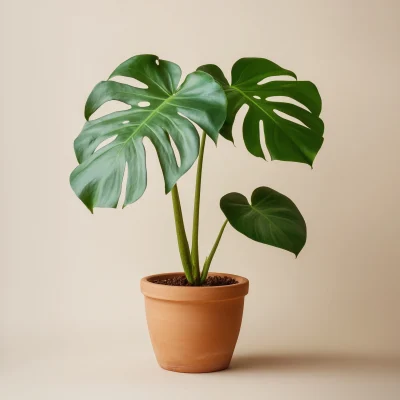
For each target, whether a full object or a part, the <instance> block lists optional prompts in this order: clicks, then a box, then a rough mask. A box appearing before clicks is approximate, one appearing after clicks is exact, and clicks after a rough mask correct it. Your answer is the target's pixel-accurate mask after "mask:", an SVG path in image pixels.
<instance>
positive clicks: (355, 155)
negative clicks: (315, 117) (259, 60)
mask: <svg viewBox="0 0 400 400" xmlns="http://www.w3.org/2000/svg"><path fill="white" fill-rule="evenodd" d="M399 19H400V2H399V1H395V0H393V1H378V0H374V1H372V0H365V1H316V0H315V1H294V0H292V1H289V0H286V1H281V2H277V1H274V2H272V1H266V0H263V1H261V0H260V1H252V0H248V1H236V0H234V1H217V0H212V1H210V0H204V1H201V2H200V1H196V2H195V1H175V0H169V1H150V0H147V1H122V0H115V1H112V2H111V1H102V0H97V1H85V0H81V1H76V0H68V1H67V0H64V1H44V0H37V1H28V0H25V1H11V0H9V1H5V0H3V1H1V63H0V77H1V78H0V79H1V146H0V152H1V158H0V160H1V196H0V203H1V208H0V210H1V211H0V212H1V242H0V246H1V269H0V279H1V280H0V307H1V308H0V329H1V331H0V334H1V359H0V362H1V367H2V371H3V373H4V375H3V377H4V378H5V379H4V380H3V381H2V382H3V383H2V386H0V389H1V390H4V391H5V393H6V397H5V398H25V397H24V396H27V397H26V398H29V399H32V398H36V397H35V396H37V398H40V399H45V398H52V399H54V398H57V399H61V398H64V396H65V398H69V399H70V398H78V397H79V395H81V396H82V398H86V399H88V398H97V399H99V398H100V397H99V396H102V395H103V396H105V397H104V398H111V396H113V398H138V399H147V398H150V396H152V395H154V396H156V394H157V393H158V392H157V391H158V390H159V391H160V393H162V396H163V398H177V397H176V396H178V395H179V396H181V395H184V394H186V395H187V393H191V397H189V398H197V397H196V396H197V395H198V396H200V395H199V394H198V393H197V392H198V391H197V390H195V391H194V392H192V391H191V392H188V391H189V389H190V388H192V387H193V386H195V387H199V386H200V387H201V386H202V385H205V387H207V388H208V390H209V398H213V396H214V395H215V396H216V395H217V394H221V393H224V394H225V395H226V396H227V395H230V396H231V397H232V398H236V397H235V395H237V396H238V398H240V397H239V396H242V393H248V391H249V390H252V388H253V389H254V390H255V391H254V394H253V396H252V398H265V396H264V395H263V393H269V395H270V396H272V397H271V398H279V399H282V398H294V396H295V395H296V398H301V396H302V395H304V398H308V399H310V398H322V397H319V396H317V395H316V393H317V392H318V391H319V390H320V391H321V392H323V393H325V396H332V399H334V398H336V399H337V398H341V399H344V398H353V399H354V398H363V399H365V398H396V390H398V389H399V387H398V386H397V385H398V384H397V383H396V380H395V378H394V377H393V376H392V373H391V372H390V371H386V369H385V371H384V373H383V374H381V375H379V374H378V375H379V377H377V376H376V375H373V377H374V378H373V379H372V378H370V377H369V375H368V376H367V375H358V372H359V371H358V372H357V371H356V372H354V371H353V370H352V371H351V372H352V373H353V372H354V373H355V374H356V375H354V376H353V375H351V376H353V377H350V375H349V374H347V375H345V376H344V375H343V376H342V375H340V372H335V373H334V372H333V371H331V374H324V373H322V372H320V370H319V369H318V368H319V367H318V366H324V365H325V366H326V364H328V365H329V366H332V365H331V361H332V360H333V361H334V360H336V358H335V357H337V358H338V359H339V360H340V359H341V357H342V358H343V360H345V359H347V358H348V357H353V355H354V354H355V355H357V357H363V355H368V357H373V356H377V357H380V360H381V361H382V363H383V364H384V365H386V366H387V360H388V357H391V358H390V360H393V357H396V356H399V357H400V312H399V305H400V262H399V256H400V246H399V235H400V228H399V226H400V217H399V211H398V205H399V200H400V189H399V166H398V161H399V148H400V135H399V120H398V115H399V112H398V108H399V100H400V96H399V93H400V84H399V76H398V73H399V67H400V54H399V40H400V35H399V33H400V32H399V31H400V28H399ZM141 53H154V54H157V55H159V56H160V57H161V58H164V59H168V60H172V61H175V62H176V63H178V64H179V65H180V66H181V67H182V69H183V71H184V73H185V74H186V73H189V72H191V71H193V70H194V69H195V68H196V67H198V66H199V65H201V64H205V63H216V64H218V65H220V66H221V68H222V69H223V70H224V71H225V73H226V74H229V71H230V67H231V65H232V64H233V63H234V62H235V61H236V60H237V59H238V58H240V57H243V56H259V57H266V58H269V59H271V60H273V61H275V62H277V63H278V64H280V65H282V66H284V67H286V68H289V69H292V70H294V71H295V72H296V73H297V74H298V77H299V79H306V80H312V81H313V82H315V83H316V84H317V86H318V88H319V90H320V92H321V95H322V98H323V112H322V118H323V119H324V121H325V125H326V133H325V144H324V146H323V148H322V150H321V152H320V153H319V155H318V156H317V159H316V162H315V165H314V170H310V168H309V167H307V166H305V165H300V164H295V163H292V164H291V163H282V162H264V161H262V160H260V159H256V158H254V157H252V156H250V155H249V154H248V153H247V152H246V150H245V148H244V145H243V141H242V139H241V135H240V127H241V121H242V119H243V116H244V111H245V110H244V109H243V110H241V112H240V115H239V117H238V120H237V124H236V128H235V137H236V143H237V146H236V148H235V147H233V146H232V145H231V144H230V143H229V142H227V141H225V140H224V139H222V138H221V140H220V142H219V144H218V147H217V148H215V146H213V145H212V144H211V143H210V142H209V143H208V145H207V149H206V157H205V170H204V185H203V197H202V215H201V217H202V220H201V251H202V254H203V256H204V255H205V252H206V251H208V250H209V249H210V247H211V245H212V243H213V241H214V238H215V236H216V234H217V231H218V229H219V227H220V225H221V223H222V222H223V215H222V213H221V211H220V210H219V205H218V204H219V199H220V197H221V196H222V195H224V194H226V193H228V192H230V191H239V192H242V193H243V194H246V195H248V196H249V195H250V194H251V192H252V190H253V189H254V188H256V187H258V186H261V185H268V186H271V187H272V188H274V189H276V190H278V191H281V192H282V193H284V194H286V195H287V196H289V197H290V198H292V199H293V200H294V201H295V203H296V204H297V205H298V207H299V208H300V210H301V211H302V213H303V215H304V216H305V218H306V221H307V225H308V232H309V234H308V242H307V245H306V247H305V249H304V250H303V251H302V253H301V254H300V256H299V257H298V259H297V260H296V259H294V257H293V256H292V255H291V254H290V253H288V252H284V251H281V250H278V249H275V248H271V247H267V246H263V245H261V244H258V243H255V242H252V241H250V240H248V239H246V238H245V237H244V236H241V235H240V234H239V233H237V232H235V231H234V230H233V229H232V228H228V229H227V231H226V234H225V235H224V237H223V239H222V242H221V245H220V249H219V250H218V253H217V255H216V258H215V261H214V264H213V266H212V268H213V270H214V271H221V272H232V273H237V274H241V275H244V276H246V277H248V278H249V280H250V282H251V291H250V294H249V296H248V298H247V299H246V309H245V317H244V324H243V329H242V333H241V337H240V340H239V343H238V347H237V355H238V356H237V357H238V358H237V360H239V361H237V364H234V366H235V365H238V366H239V367H240V366H243V365H244V366H246V365H247V367H248V368H242V369H241V368H233V369H232V370H231V371H230V372H229V371H228V372H226V373H223V374H219V375H209V376H208V377H207V376H201V377H200V376H197V377H196V376H186V375H176V374H170V373H167V372H164V371H160V370H158V369H157V367H156V366H155V363H154V359H153V354H152V350H151V345H150V342H149V339H148V336H147V328H146V325H145V316H144V310H143V299H142V295H141V294H140V291H139V279H140V278H141V277H142V276H144V275H148V274H152V273H157V272H167V271H173V270H179V268H180V265H179V256H178V251H177V245H176V243H175V237H174V235H175V233H174V227H173V218H172V208H171V199H170V196H165V195H164V194H163V182H162V176H161V172H160V168H159V165H158V161H157V159H156V155H155V151H154V149H153V148H151V147H150V146H147V148H148V170H149V187H148V189H147V191H146V193H145V195H144V197H143V198H142V199H141V200H140V201H138V202H137V203H136V204H134V205H132V206H130V207H128V208H127V209H125V210H123V211H122V210H117V211H114V210H104V209H99V210H96V212H95V215H94V216H92V215H91V214H90V213H89V212H88V211H87V210H86V209H85V207H84V206H83V205H82V204H81V203H80V201H79V200H78V199H77V198H76V197H75V195H74V194H73V192H72V190H71V189H70V187H69V183H68V176H69V173H70V172H71V170H72V169H73V168H74V167H75V165H76V161H75V157H74V154H73V150H72V142H73V139H74V138H75V137H76V135H77V134H78V133H79V131H80V129H81V126H82V124H83V122H84V119H83V106H84V103H85V100H86V97H87V95H88V94H89V92H90V90H91V89H92V87H93V86H94V85H95V84H96V83H97V82H98V81H100V80H102V79H105V78H106V77H107V76H108V74H109V73H110V72H111V71H112V70H113V68H114V67H115V66H116V65H117V64H118V63H120V62H122V61H123V60H125V59H127V58H129V57H130V56H132V55H135V54H141ZM179 186H180V191H181V197H182V201H183V207H184V213H185V216H186V218H187V227H188V228H190V227H191V221H190V215H191V214H190V213H191V209H192V199H193V190H194V170H191V171H190V172H189V173H188V174H187V175H186V176H185V177H183V179H182V180H181V181H180V184H179ZM271 354H274V355H275V356H274V357H276V358H275V360H276V361H277V362H276V363H275V364H274V363H273V362H272V367H271V362H270V361H271V360H274V359H273V358H269V356H270V355H271ZM296 354H297V355H298V356H296V357H295V356H294V355H296ZM331 354H335V355H336V356H335V357H332V356H331ZM306 355H307V356H306ZM308 355H309V356H308ZM317 355H318V357H322V362H321V364H323V365H320V364H319V363H314V362H313V361H312V360H314V361H315V357H317ZM338 355H339V356H338ZM240 357H242V359H241V360H242V361H240ZM246 357H247V358H246ZM307 357H308V358H307ZM324 357H325V358H324ZM318 359H319V358H318ZM268 360H270V361H268ZM307 360H308V361H310V360H311V363H310V362H308V361H307ZM329 360H330V361H329ZM352 360H353V362H354V359H353V358H352ZM264 361H265V363H264ZM268 362H270V363H269V364H268ZM265 364H268V365H269V366H270V368H269V369H267V370H266V369H264V367H265ZM310 364H311V365H312V366H315V368H314V369H313V368H311V370H308V369H307V368H308V367H309V366H310ZM315 364H318V365H315ZM333 364H334V363H333ZM339 364H340V363H339ZM339 364H338V368H339V369H340V368H342V367H340V365H339ZM353 364H354V363H353ZM353 364H352V365H353ZM356 364H357V363H356ZM274 365H275V366H276V367H277V368H274ZM282 365H283V366H284V368H283V369H282ZM288 365H289V366H293V365H295V366H296V365H297V366H299V367H300V370H301V371H303V370H302V367H305V368H306V373H304V374H303V372H299V371H297V370H295V369H294V370H293V369H291V368H285V367H286V366H288ZM329 370H330V369H329ZM282 371H283V372H282ZM296 371H297V372H296ZM307 371H308V372H311V371H312V374H311V375H310V374H308V373H307ZM349 372H350V371H349ZM364 372H365V371H364ZM370 372H371V371H369V372H368V373H370ZM380 372H382V371H380ZM365 373H367V372H365ZM371 373H372V372H371ZM291 374H292V375H291ZM334 374H338V375H334ZM374 374H375V372H374ZM152 377H153V378H152ZM152 379H155V380H156V381H159V382H161V383H160V384H159V385H152V384H151V383H150V382H151V381H152ZM346 379H347V380H346ZM337 382H340V384H337ZM57 385H58V386H57ZM96 385H97V386H96ZM113 385H114V386H113ZM263 385H265V386H263ZM261 388H263V389H261ZM383 388H384V389H383ZM1 390H0V395H1V393H2V392H1ZM263 390H265V392H264V391H263ZM335 390H336V391H335ZM382 390H386V391H387V392H386V394H385V396H386V397H385V396H383V395H382ZM95 393H96V397H95ZM327 393H328V394H327ZM7 396H8V397H7ZM47 396H48V397H47ZM132 396H133V397H132ZM135 396H136V397H135ZM313 396H316V397H313ZM346 396H348V397H346ZM375 396H376V397H375ZM391 396H393V397H391ZM3 398H4V397H3ZM79 398H80V397H79ZM323 398H328V397H323ZM329 398H331V397H329ZM397 398H398V397H397Z"/></svg>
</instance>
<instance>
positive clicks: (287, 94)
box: [198, 58, 324, 165]
mask: <svg viewBox="0 0 400 400" xmlns="http://www.w3.org/2000/svg"><path fill="white" fill-rule="evenodd" d="M198 70H200V71H205V72H207V73H209V74H210V75H212V76H213V77H214V78H215V79H216V80H217V81H218V82H219V83H220V84H221V86H222V87H223V88H224V90H225V93H226V96H227V98H228V113H227V118H226V121H225V123H224V126H223V128H222V130H221V135H223V136H224V137H225V138H226V139H228V140H231V141H233V137H232V126H233V123H234V121H235V117H236V114H237V112H238V111H239V110H240V108H241V107H242V106H243V105H244V104H247V105H248V106H249V110H248V112H247V114H246V117H245V119H244V123H243V138H244V142H245V145H246V147H247V149H248V150H249V152H250V153H251V154H253V155H255V156H257V157H262V158H265V155H264V152H263V150H262V146H261V142H260V121H262V123H263V131H264V132H263V133H264V137H265V142H266V146H267V148H268V151H269V153H270V156H271V159H272V160H282V161H296V162H301V163H306V164H309V165H312V163H313V161H314V158H315V156H316V154H317V153H318V151H319V149H320V148H321V146H322V142H323V137H322V136H323V132H324V124H323V122H322V120H321V119H320V118H319V115H320V112H321V97H320V95H319V93H318V90H317V88H316V86H315V85H314V84H313V83H311V82H307V81H297V80H291V81H288V80H279V79H278V80H269V82H266V83H261V84H260V82H261V81H263V80H265V79H266V78H272V77H274V79H277V78H276V77H280V76H290V77H292V78H295V79H296V75H295V74H294V73H293V72H292V71H289V70H287V69H284V68H282V67H280V66H279V65H277V64H275V63H273V62H271V61H269V60H266V59H263V58H242V59H240V60H239V61H237V62H236V63H235V64H234V66H233V68H232V83H231V84H229V82H228V80H227V79H226V78H225V76H224V74H223V72H222V71H221V69H220V68H219V67H217V66H216V65H213V64H208V65H203V66H201V67H200V68H198ZM276 97H279V99H276ZM277 100H279V101H277ZM293 100H295V102H293ZM296 102H298V103H301V104H302V105H303V106H304V107H305V108H303V107H301V106H299V105H298V104H291V103H296ZM290 119H291V120H290Z"/></svg>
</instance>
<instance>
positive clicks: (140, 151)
mask: <svg viewBox="0 0 400 400" xmlns="http://www.w3.org/2000/svg"><path fill="white" fill-rule="evenodd" d="M115 76H125V77H130V78H134V79H136V80H138V81H140V82H142V83H143V84H145V85H147V89H142V88H137V87H134V86H131V85H127V84H123V83H118V82H115V81H110V80H108V81H103V82H100V83H99V84H98V85H97V86H96V87H95V88H94V89H93V91H92V93H91V94H90V96H89V98H88V100H87V103H86V106H85V117H86V119H89V118H90V116H91V115H92V114H93V113H94V112H95V111H96V110H97V109H98V108H99V107H100V106H102V105H103V104H104V103H106V102H108V101H110V100H118V101H121V102H124V103H126V104H127V105H129V106H130V108H129V109H128V110H125V111H118V112H113V113H111V114H108V115H106V116H104V117H101V118H98V119H95V120H93V121H89V122H87V123H86V124H85V125H84V127H83V129H82V131H81V133H80V135H79V136H78V137H77V139H76V140H75V143H74V147H75V153H76V156H77V159H78V162H79V164H80V165H79V166H78V167H77V168H76V169H75V170H74V171H73V172H72V174H71V177H70V182H71V186H72V188H73V190H74V191H75V193H76V194H77V196H78V197H79V198H80V199H81V200H82V201H83V203H84V204H85V205H86V206H87V207H88V209H89V210H90V211H93V208H94V207H111V208H115V207H116V206H117V204H118V200H119V197H120V195H121V189H122V180H123V177H124V171H125V168H126V167H127V175H128V176H127V187H126V195H125V199H124V207H125V206H126V205H128V204H131V203H133V202H135V201H136V200H138V199H139V198H140V197H141V196H142V195H143V193H144V191H145V189H146V182H147V171H146V156H145V149H144V146H143V139H144V138H148V139H149V140H150V141H151V143H152V144H153V146H154V147H155V149H156V151H157V154H158V158H159V161H160V164H161V168H162V171H163V175H164V180H165V192H166V193H168V192H169V191H170V190H171V189H172V187H173V186H174V185H175V183H176V182H177V181H178V179H179V178H180V177H181V176H182V175H183V174H184V173H185V172H186V171H187V170H188V169H189V168H190V167H191V166H192V165H193V163H194V161H195V160H196V158H197V156H198V152H199V136H198V133H197V130H196V128H195V126H194V125H193V123H192V122H191V121H193V122H194V123H196V124H198V125H199V126H200V127H201V128H202V129H203V130H204V131H205V132H206V133H207V134H208V136H210V138H211V139H213V140H214V142H216V141H217V138H218V132H219V129H220V128H221V126H222V124H223V122H224V120H225V116H226V97H225V94H224V92H223V90H222V89H221V87H220V86H219V85H218V84H217V83H216V82H215V81H214V79H213V78H212V77H211V76H210V75H208V74H206V73H204V72H200V71H198V72H194V73H192V74H189V75H188V76H187V77H186V79H185V81H184V82H183V83H182V85H181V86H179V87H178V85H179V81H180V79H181V69H180V68H179V66H178V65H176V64H174V63H172V62H170V61H164V60H159V59H158V57H157V56H154V55H139V56H135V57H132V58H130V59H129V60H127V61H125V62H124V63H122V64H121V65H120V66H119V67H118V68H117V69H116V70H115V71H114V72H113V73H112V74H111V76H110V78H112V77H115ZM143 102H148V103H150V105H148V106H147V107H143ZM139 103H141V104H139ZM110 138H114V140H113V141H112V142H110V143H108V144H105V145H104V147H102V148H99V149H98V147H99V145H101V144H102V143H103V142H104V141H106V140H107V139H110ZM171 140H172V141H173V142H174V144H175V146H176V148H177V151H178V152H179V158H180V163H178V162H177V160H176V156H175V154H174V150H173V147H172V144H171Z"/></svg>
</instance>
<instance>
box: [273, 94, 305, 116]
mask: <svg viewBox="0 0 400 400" xmlns="http://www.w3.org/2000/svg"><path fill="white" fill-rule="evenodd" d="M265 100H266V101H275V102H278V103H289V104H293V105H295V106H297V107H300V108H302V109H304V110H306V111H309V112H311V111H310V110H309V109H308V108H307V107H306V106H305V105H304V104H302V103H300V102H299V101H297V100H295V99H292V98H291V97H287V96H270V97H267V98H266V99H265Z"/></svg>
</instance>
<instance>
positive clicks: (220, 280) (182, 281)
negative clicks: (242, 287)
mask: <svg viewBox="0 0 400 400" xmlns="http://www.w3.org/2000/svg"><path fill="white" fill-rule="evenodd" d="M151 282H152V283H158V284H159V285H167V286H192V285H191V284H190V283H189V282H188V280H187V279H186V277H185V276H173V277H170V278H158V279H153V280H152V281H151ZM235 283H239V282H238V281H237V280H235V279H233V278H230V277H229V276H219V275H217V276H208V277H207V279H206V280H205V282H204V283H203V284H202V285H201V286H228V285H234V284H235Z"/></svg>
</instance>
